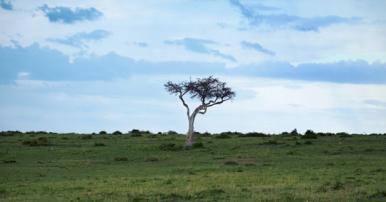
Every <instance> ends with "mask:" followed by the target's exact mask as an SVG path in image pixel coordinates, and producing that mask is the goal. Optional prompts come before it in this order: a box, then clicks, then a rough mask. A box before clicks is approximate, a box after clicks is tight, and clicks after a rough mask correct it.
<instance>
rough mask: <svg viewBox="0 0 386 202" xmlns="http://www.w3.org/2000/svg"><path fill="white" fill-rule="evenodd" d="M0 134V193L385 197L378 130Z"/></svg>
mask: <svg viewBox="0 0 386 202" xmlns="http://www.w3.org/2000/svg"><path fill="white" fill-rule="evenodd" d="M196 138H197V139H196V144H195V145H193V146H192V147H189V148H185V147H184V146H183V145H184V142H185V136H182V135H178V134H177V133H176V132H173V131H169V132H166V133H157V134H152V133H151V132H149V131H140V130H132V131H129V132H127V133H125V132H117V131H116V132H114V133H108V132H105V131H103V132H99V133H95V134H74V133H71V134H55V133H47V132H43V131H39V132H27V133H22V132H19V131H6V132H0V201H386V169H385V168H386V158H385V156H386V135H385V134H369V135H358V134H347V133H337V134H335V133H317V132H313V131H308V133H307V134H304V135H303V134H299V133H298V132H297V131H295V132H294V131H292V132H284V133H281V134H278V135H273V134H263V133H246V134H243V133H237V132H224V133H221V134H209V133H202V134H201V133H196Z"/></svg>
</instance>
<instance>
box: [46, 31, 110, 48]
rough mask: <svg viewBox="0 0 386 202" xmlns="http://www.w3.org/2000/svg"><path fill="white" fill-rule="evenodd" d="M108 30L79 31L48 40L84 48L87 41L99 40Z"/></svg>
mask: <svg viewBox="0 0 386 202" xmlns="http://www.w3.org/2000/svg"><path fill="white" fill-rule="evenodd" d="M109 34H110V33H109V32H108V31H106V30H100V29H99V30H94V31H92V32H80V33H76V34H73V35H70V36H68V37H66V38H54V39H53V38H49V39H47V40H48V41H50V42H55V43H60V44H64V45H68V46H73V47H77V48H86V47H87V45H86V43H87V42H89V41H99V40H101V39H103V38H106V37H107V36H109Z"/></svg>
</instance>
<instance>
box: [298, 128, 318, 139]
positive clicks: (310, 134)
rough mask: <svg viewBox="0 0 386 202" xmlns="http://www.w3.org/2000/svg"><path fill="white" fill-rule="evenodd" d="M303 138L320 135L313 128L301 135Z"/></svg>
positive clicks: (314, 137)
mask: <svg viewBox="0 0 386 202" xmlns="http://www.w3.org/2000/svg"><path fill="white" fill-rule="evenodd" d="M301 138H302V139H317V138H318V135H317V134H316V133H314V131H312V130H307V131H306V133H304V135H303V136H302V137H301Z"/></svg>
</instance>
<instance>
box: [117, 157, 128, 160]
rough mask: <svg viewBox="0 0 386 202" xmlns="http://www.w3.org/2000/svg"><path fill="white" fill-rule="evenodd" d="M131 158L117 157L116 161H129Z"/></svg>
mask: <svg viewBox="0 0 386 202" xmlns="http://www.w3.org/2000/svg"><path fill="white" fill-rule="evenodd" d="M128 160H129V159H128V158H127V157H115V158H114V161H128Z"/></svg>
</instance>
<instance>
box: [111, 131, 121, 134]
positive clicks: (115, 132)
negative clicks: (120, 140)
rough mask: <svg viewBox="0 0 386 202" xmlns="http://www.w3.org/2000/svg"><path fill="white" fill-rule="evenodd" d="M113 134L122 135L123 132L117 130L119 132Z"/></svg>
mask: <svg viewBox="0 0 386 202" xmlns="http://www.w3.org/2000/svg"><path fill="white" fill-rule="evenodd" d="M112 134H113V135H122V132H121V131H119V130H117V131H114V132H113V133H112Z"/></svg>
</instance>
